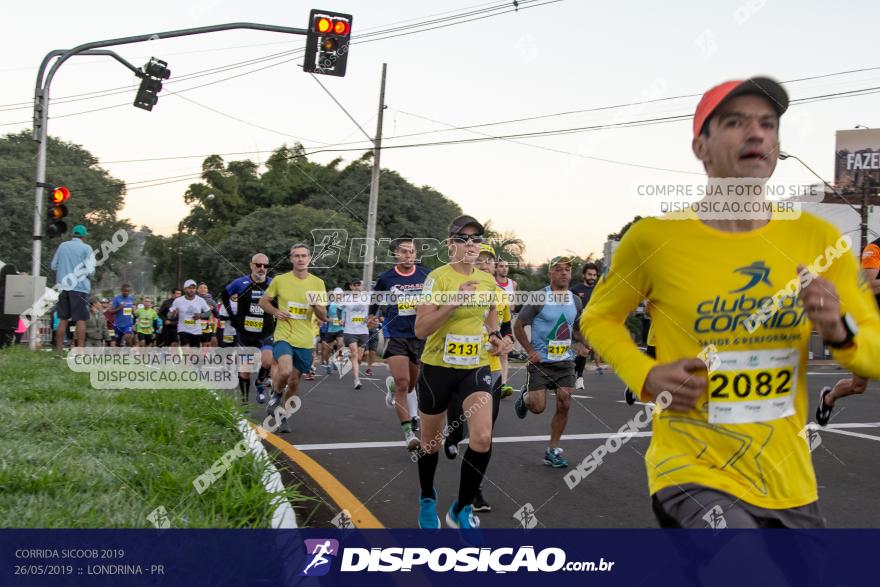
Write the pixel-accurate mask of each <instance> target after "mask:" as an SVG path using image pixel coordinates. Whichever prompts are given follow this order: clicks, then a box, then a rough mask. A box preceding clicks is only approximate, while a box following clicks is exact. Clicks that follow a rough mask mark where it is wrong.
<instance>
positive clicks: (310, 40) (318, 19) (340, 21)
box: [303, 9, 352, 77]
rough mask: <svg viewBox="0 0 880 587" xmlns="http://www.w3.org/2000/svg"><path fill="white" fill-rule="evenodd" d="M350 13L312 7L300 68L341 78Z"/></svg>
mask: <svg viewBox="0 0 880 587" xmlns="http://www.w3.org/2000/svg"><path fill="white" fill-rule="evenodd" d="M351 21H352V16H351V15H350V14H342V13H340V12H330V11H329V10H318V9H312V11H311V12H310V13H309V27H308V34H307V35H306V53H305V56H304V57H303V71H305V72H308V73H321V74H324V75H333V76H337V77H342V76H344V75H345V69H346V64H347V63H348V46H349V42H350V41H351Z"/></svg>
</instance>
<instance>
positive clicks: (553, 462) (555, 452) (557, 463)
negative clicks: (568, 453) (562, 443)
mask: <svg viewBox="0 0 880 587" xmlns="http://www.w3.org/2000/svg"><path fill="white" fill-rule="evenodd" d="M544 464H545V465H550V466H551V467H553V468H554V469H563V468H565V467H567V466H568V461H566V460H565V459H564V458H562V449H561V448H548V449H547V451H546V452H545V453H544Z"/></svg>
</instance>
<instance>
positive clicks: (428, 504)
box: [419, 489, 440, 530]
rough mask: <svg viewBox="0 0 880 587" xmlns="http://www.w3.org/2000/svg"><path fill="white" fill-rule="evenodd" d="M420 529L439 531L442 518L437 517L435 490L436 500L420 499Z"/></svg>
mask: <svg viewBox="0 0 880 587" xmlns="http://www.w3.org/2000/svg"><path fill="white" fill-rule="evenodd" d="M419 528H422V529H424V530H439V529H440V516H438V515H437V490H436V489H435V490H434V498H433V499H432V498H430V497H422V498H420V499H419Z"/></svg>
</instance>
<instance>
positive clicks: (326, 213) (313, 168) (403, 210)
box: [144, 144, 461, 286]
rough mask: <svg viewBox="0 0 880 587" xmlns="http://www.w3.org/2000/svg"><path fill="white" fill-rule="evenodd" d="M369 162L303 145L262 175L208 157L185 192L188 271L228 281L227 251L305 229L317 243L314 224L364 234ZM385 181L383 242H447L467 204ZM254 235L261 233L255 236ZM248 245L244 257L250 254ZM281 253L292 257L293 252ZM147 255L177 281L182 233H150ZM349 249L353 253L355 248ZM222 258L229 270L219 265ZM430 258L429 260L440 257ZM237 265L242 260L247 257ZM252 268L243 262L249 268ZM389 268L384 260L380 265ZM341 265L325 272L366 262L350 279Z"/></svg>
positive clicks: (166, 281)
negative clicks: (320, 154)
mask: <svg viewBox="0 0 880 587" xmlns="http://www.w3.org/2000/svg"><path fill="white" fill-rule="evenodd" d="M370 160H371V156H367V155H365V156H363V157H361V158H360V159H358V160H356V161H353V162H352V163H350V164H348V165H347V166H345V167H344V168H340V165H341V159H334V160H333V161H331V162H329V163H327V164H326V165H321V164H319V163H314V162H311V161H309V160H308V159H307V158H306V156H305V151H304V150H303V148H302V145H299V144H294V145H293V146H291V147H288V146H286V145H284V146H282V147H280V148H279V149H277V150H276V151H275V152H273V153H272V155H271V156H270V157H269V159H268V161H267V162H266V171H265V172H264V173H262V174H260V173H259V168H258V166H257V165H256V164H255V163H253V162H252V161H249V160H243V161H231V162H228V163H227V162H225V161H224V160H223V158H222V157H220V156H219V155H211V156H210V157H208V158H206V159H205V160H204V162H203V164H202V181H201V182H198V183H194V184H191V185H190V186H189V188H188V189H187V190H186V193H185V194H184V201H185V202H186V203H187V204H190V205H191V206H192V209H191V211H190V213H189V215H188V216H187V217H186V218H185V219H184V221H183V222H184V227H185V235H184V238H183V242H184V244H183V248H184V251H185V252H184V257H183V271H184V273H185V274H186V275H187V276H192V277H193V278H195V276H196V275H202V278H203V279H206V280H208V281H209V283H210V284H211V285H212V286H216V285H217V284H215V283H212V282H211V280H216V281H222V279H225V277H226V269H229V267H228V265H229V264H228V263H225V262H222V256H227V255H228V253H227V251H239V249H242V247H244V249H247V250H248V251H249V252H247V253H246V254H247V255H248V256H249V255H250V254H252V253H253V252H254V251H256V250H261V249H264V248H266V247H265V246H264V244H265V239H266V238H270V239H271V238H274V235H278V236H284V237H285V239H284V243H278V248H279V251H280V249H281V248H284V247H285V246H287V247H289V245H290V244H292V242H294V240H292V236H291V234H297V233H299V235H300V236H299V238H300V239H301V240H304V241H305V242H307V243H312V237H311V233H310V230H312V229H337V230H340V231H344V232H345V233H346V234H348V238H349V239H350V238H352V237H355V236H356V237H363V236H364V234H365V232H366V222H367V213H368V206H369V193H370V181H371V175H372V168H371V165H370ZM379 181H380V197H379V209H378V213H377V218H376V239H377V240H379V241H380V242H381V240H382V239H388V240H390V239H394V238H396V237H399V236H402V235H404V234H407V235H410V236H413V237H415V238H432V239H437V240H439V241H442V240H443V239H445V238H446V236H447V235H446V227H447V226H448V225H449V223H450V222H451V221H452V219H453V218H455V217H456V216H458V215H460V214H461V208H460V207H459V206H458V205H457V204H455V202H452V201H451V200H449V199H448V198H446V197H445V196H443V194H441V193H439V192H437V191H436V190H434V189H433V188H431V187H430V186H422V187H417V186H415V185H413V184H411V183H410V182H408V181H407V180H406V179H404V178H402V177H401V176H400V175H399V174H398V173H396V172H394V171H390V170H387V169H383V170H382V173H381V175H380V179H379ZM296 206H301V208H295V207H296ZM291 209H295V210H297V211H298V212H300V213H302V214H303V215H302V217H296V215H295V214H294V215H293V216H290V210H291ZM255 214H256V216H254V215H255ZM279 215H280V216H281V217H284V218H287V219H288V221H289V225H285V224H279V223H278V222H277V221H276V219H277V218H278V217H279ZM249 218H251V219H252V218H258V219H260V221H266V222H267V224H266V225H260V224H253V222H254V221H253V220H251V221H250V222H247V223H246V220H248V219H249ZM291 227H293V228H291ZM254 235H257V236H259V237H261V238H258V239H256V241H254V239H253V238H252V237H253V236H254ZM267 235H268V236H267ZM306 237H308V238H306ZM386 242H387V241H386ZM190 247H192V251H191V252H190ZM254 247H256V248H254ZM244 249H242V250H241V251H240V252H241V254H245V250H244ZM220 251H222V255H220V253H219V252H220ZM281 253H283V256H284V257H285V258H286V255H287V253H286V250H285V251H282V252H281ZM144 254H145V255H147V256H149V257H150V258H151V259H152V261H153V262H154V263H155V264H156V265H157V269H156V275H155V278H156V279H157V282H158V283H161V284H162V285H163V286H170V285H171V284H172V283H173V282H174V281H175V280H176V273H177V269H176V268H177V236H176V235H174V236H171V237H161V236H155V235H149V236H147V238H146V242H145V245H144ZM345 254H346V258H347V256H348V251H346V253H345ZM383 256H385V257H386V260H387V255H386V248H385V246H384V243H383V244H380V245H378V247H377V257H378V258H380V259H381V258H382V257H383ZM218 260H220V261H221V263H220V264H221V265H226V266H227V267H226V268H225V269H224V268H222V267H215V265H217V264H218ZM427 261H428V263H429V264H430V263H433V262H434V261H435V259H427ZM236 263H238V264H240V265H241V264H242V261H241V260H238V261H236ZM246 265H247V263H246V262H244V263H243V267H244V268H245V269H246ZM284 267H285V270H286V269H287V266H286V265H285V266H284ZM384 267H385V266H383V265H382V264H379V265H377V267H376V269H377V271H381V270H384V269H383V268H384ZM342 269H343V266H340V267H338V268H336V269H334V270H329V269H328V270H327V271H326V273H327V275H328V276H330V277H332V278H333V279H339V280H343V281H344V280H346V279H347V278H350V277H352V276H353V275H356V274H360V272H361V271H362V269H363V267H362V265H361V266H359V267H358V268H357V269H356V268H355V267H354V266H345V267H344V269H345V271H344V273H345V276H344V278H343V276H342V272H343V271H342ZM194 271H195V272H196V273H194Z"/></svg>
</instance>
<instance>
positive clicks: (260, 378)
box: [257, 367, 269, 383]
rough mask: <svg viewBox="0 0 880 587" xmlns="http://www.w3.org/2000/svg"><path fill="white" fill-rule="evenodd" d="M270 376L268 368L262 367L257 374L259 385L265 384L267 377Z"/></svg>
mask: <svg viewBox="0 0 880 587" xmlns="http://www.w3.org/2000/svg"><path fill="white" fill-rule="evenodd" d="M268 374H269V368H268V367H260V370H259V371H258V372H257V383H263V381H265V380H266V375H268Z"/></svg>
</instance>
